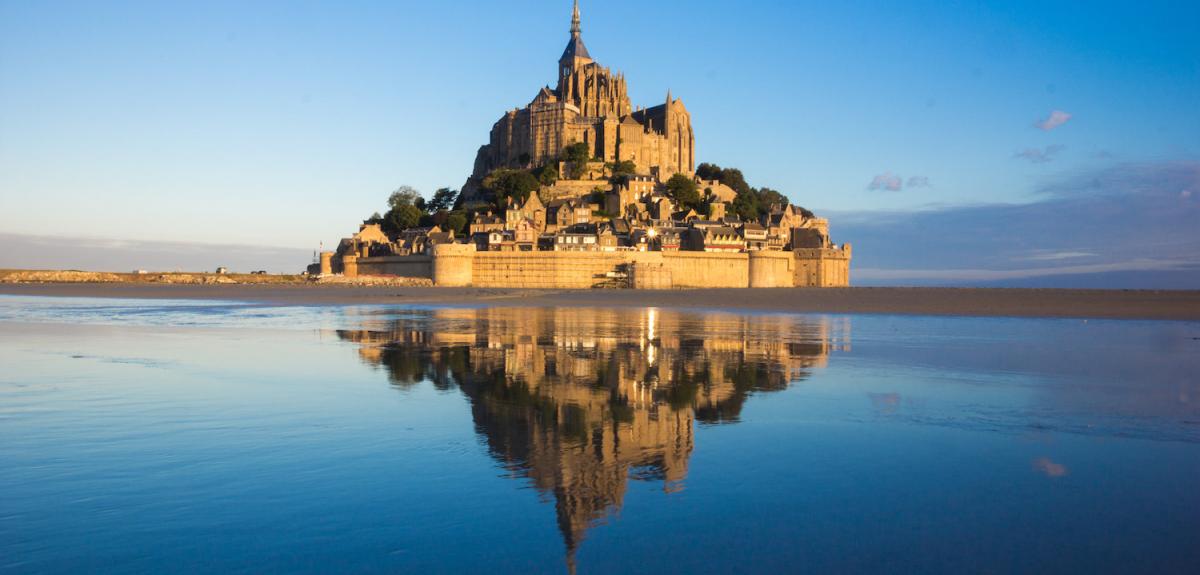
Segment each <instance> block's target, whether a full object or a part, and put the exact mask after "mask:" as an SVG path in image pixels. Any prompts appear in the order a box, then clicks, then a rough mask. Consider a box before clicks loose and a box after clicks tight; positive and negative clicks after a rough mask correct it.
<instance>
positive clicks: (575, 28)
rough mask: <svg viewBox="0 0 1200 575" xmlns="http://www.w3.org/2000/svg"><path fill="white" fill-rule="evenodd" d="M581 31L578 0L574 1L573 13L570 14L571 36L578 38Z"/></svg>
mask: <svg viewBox="0 0 1200 575" xmlns="http://www.w3.org/2000/svg"><path fill="white" fill-rule="evenodd" d="M581 32H583V30H582V29H581V28H580V27H579V0H575V11H574V12H572V13H571V35H572V36H578V35H579V34H580V33H581Z"/></svg>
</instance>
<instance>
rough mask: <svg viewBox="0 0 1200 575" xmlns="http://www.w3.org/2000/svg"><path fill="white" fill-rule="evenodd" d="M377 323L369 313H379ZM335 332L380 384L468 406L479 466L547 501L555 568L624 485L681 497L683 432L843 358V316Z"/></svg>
mask: <svg viewBox="0 0 1200 575" xmlns="http://www.w3.org/2000/svg"><path fill="white" fill-rule="evenodd" d="M381 313H382V312H381ZM363 325H364V327H363V329H360V330H341V331H338V335H339V337H341V338H342V339H344V340H347V341H352V342H355V343H358V344H361V347H360V348H359V354H360V356H361V358H362V359H363V360H364V361H365V362H367V363H369V364H371V365H376V366H382V367H384V368H386V370H387V373H388V377H389V378H390V380H391V382H392V384H393V385H396V386H398V387H401V388H408V387H411V386H415V385H418V384H420V383H421V382H424V381H428V382H431V383H432V385H434V386H436V387H437V388H438V389H442V390H450V389H454V388H457V389H459V390H461V391H462V393H463V394H465V395H466V397H467V398H468V399H469V402H470V405H471V411H472V415H473V418H474V421H475V425H476V430H477V432H478V434H479V435H480V437H481V438H482V439H483V440H485V441H486V444H487V446H488V450H489V452H490V454H491V456H492V457H494V458H495V459H496V460H497V461H499V462H500V463H501V464H502V465H504V467H505V468H507V469H509V470H511V471H513V472H515V473H516V474H518V475H520V476H522V477H525V478H528V480H529V481H531V482H532V484H533V485H534V486H535V487H536V488H537V489H538V490H539V492H541V493H542V494H543V495H546V496H553V498H554V501H555V509H556V513H557V517H558V526H559V529H560V531H561V533H562V536H563V539H564V542H565V543H566V547H567V552H568V562H569V563H573V561H572V560H571V559H572V557H573V556H574V552H575V550H576V548H577V546H578V545H579V544H580V542H581V541H582V540H583V538H584V535H585V533H586V531H587V529H588V528H589V527H591V526H592V525H594V524H595V523H596V522H598V521H601V520H603V519H604V518H605V517H607V516H608V515H609V514H610V513H612V512H613V511H615V510H618V509H619V508H620V507H621V504H622V500H623V498H624V495H625V490H626V483H627V479H629V478H633V479H635V480H642V481H661V482H662V483H663V486H664V489H665V490H666V491H668V492H672V491H675V490H679V489H682V488H683V482H684V479H685V478H686V477H687V472H688V459H689V457H690V455H691V454H692V451H693V450H694V448H695V436H694V428H695V425H696V423H697V422H699V423H701V424H722V423H731V422H736V421H738V418H739V416H740V414H741V412H742V409H743V406H744V405H745V402H746V400H747V398H749V397H750V396H751V395H753V394H755V393H766V392H774V391H779V390H782V389H785V388H787V387H788V385H790V384H793V383H796V382H799V381H803V380H804V379H806V378H808V377H809V376H810V374H811V373H812V370H813V369H814V368H820V367H823V366H824V365H825V364H826V361H828V358H829V355H830V353H831V352H834V351H839V350H848V349H849V345H850V340H849V335H850V329H849V319H848V318H839V319H837V320H832V319H828V318H805V317H796V316H744V315H732V314H713V313H705V314H692V313H686V312H677V311H662V310H656V309H646V310H597V309H511V308H510V309H505V308H491V309H438V310H428V311H421V312H415V313H406V314H404V315H401V316H399V317H396V316H388V317H386V318H380V319H377V320H371V319H367V320H366V321H364V322H363Z"/></svg>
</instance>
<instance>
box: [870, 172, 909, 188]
mask: <svg viewBox="0 0 1200 575" xmlns="http://www.w3.org/2000/svg"><path fill="white" fill-rule="evenodd" d="M903 187H904V180H903V179H901V178H900V176H897V175H895V174H893V173H891V172H884V173H882V174H879V175H878V176H875V178H874V179H872V180H871V183H870V184H869V185H868V186H867V189H868V190H887V191H889V192H898V191H900V189H901V188H903Z"/></svg>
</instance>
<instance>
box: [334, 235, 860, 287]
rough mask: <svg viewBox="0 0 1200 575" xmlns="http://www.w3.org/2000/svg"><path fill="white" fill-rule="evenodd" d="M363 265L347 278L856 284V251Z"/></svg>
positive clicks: (441, 256)
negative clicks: (853, 271)
mask: <svg viewBox="0 0 1200 575" xmlns="http://www.w3.org/2000/svg"><path fill="white" fill-rule="evenodd" d="M347 263H348V264H349V263H350V262H347ZM356 264H357V265H356V266H355V265H353V264H350V265H348V266H347V268H348V269H347V271H350V270H351V269H353V268H354V267H357V273H358V274H360V275H369V276H401V277H414V278H428V279H432V280H433V282H434V285H437V286H443V287H465V286H473V287H482V288H538V289H588V288H595V287H632V288H636V289H671V288H744V287H753V288H768V287H792V286H800V287H834V286H846V285H849V279H850V249H849V246H845V247H843V248H813V249H802V250H795V251H794V252H777V251H762V252H749V253H709V252H688V251H681V252H626V251H619V252H548V251H535V252H477V251H476V250H475V246H474V245H472V244H444V245H439V246H435V247H434V252H433V255H432V256H399V257H373V258H357V262H356Z"/></svg>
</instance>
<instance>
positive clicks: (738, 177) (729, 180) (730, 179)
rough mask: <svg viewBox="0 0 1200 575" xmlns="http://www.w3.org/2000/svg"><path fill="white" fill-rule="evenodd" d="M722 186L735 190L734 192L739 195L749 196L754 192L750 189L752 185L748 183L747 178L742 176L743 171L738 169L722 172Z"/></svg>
mask: <svg viewBox="0 0 1200 575" xmlns="http://www.w3.org/2000/svg"><path fill="white" fill-rule="evenodd" d="M718 179H719V180H721V183H722V184H725V185H726V186H729V187H731V188H733V191H735V192H737V193H739V194H749V193H752V192H753V191H754V190H752V189H751V188H750V184H747V183H746V177H745V176H743V175H742V171H741V170H739V169H737V168H725V169H723V170H721V177H720V178H718Z"/></svg>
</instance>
